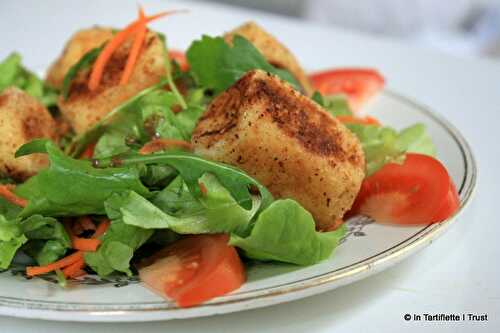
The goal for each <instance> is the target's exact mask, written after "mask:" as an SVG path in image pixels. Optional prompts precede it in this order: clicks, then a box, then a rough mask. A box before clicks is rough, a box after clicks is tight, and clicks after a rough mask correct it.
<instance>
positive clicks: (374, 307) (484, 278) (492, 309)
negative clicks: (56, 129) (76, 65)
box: [0, 0, 500, 333]
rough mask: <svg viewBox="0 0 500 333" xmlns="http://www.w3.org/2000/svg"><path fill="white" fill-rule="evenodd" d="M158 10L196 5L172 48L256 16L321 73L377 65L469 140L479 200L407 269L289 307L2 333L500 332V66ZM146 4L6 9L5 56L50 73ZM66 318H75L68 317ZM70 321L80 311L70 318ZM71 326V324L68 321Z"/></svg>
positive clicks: (232, 16)
mask: <svg viewBox="0 0 500 333" xmlns="http://www.w3.org/2000/svg"><path fill="white" fill-rule="evenodd" d="M141 3H143V4H144V7H145V9H146V12H147V13H154V12H156V11H159V10H163V9H172V8H189V9H191V13H190V14H188V15H183V16H181V15H178V16H175V17H170V18H168V19H166V20H164V21H162V22H157V23H154V24H153V25H152V28H154V29H157V30H160V31H162V32H165V33H166V34H167V36H168V38H169V44H170V45H171V46H172V47H177V48H180V49H183V48H186V47H187V46H188V44H189V41H190V40H192V39H194V38H196V37H199V36H200V35H201V34H202V33H206V34H218V33H221V32H223V31H226V30H229V29H231V28H232V27H234V26H236V25H238V24H240V23H242V22H243V21H245V20H249V19H253V20H256V21H258V22H259V23H261V24H262V25H264V26H265V27H266V29H268V30H270V31H271V32H273V33H274V34H275V35H277V36H278V37H279V39H281V40H282V41H283V42H284V43H285V44H287V45H288V46H289V47H290V49H292V50H293V52H294V53H295V54H296V55H297V57H298V58H299V59H300V60H301V62H302V63H303V64H305V65H306V67H307V68H308V69H310V70H315V69H321V68H326V67H331V66H347V65H361V66H371V67H376V68H378V69H379V70H380V71H381V72H382V73H383V74H384V75H385V76H386V78H387V80H388V86H389V88H390V89H392V90H394V91H397V92H400V93H402V94H404V95H407V96H409V97H412V98H414V99H416V100H418V101H420V102H422V103H423V104H426V105H428V106H430V107H431V108H432V109H434V110H436V111H437V112H438V113H440V114H442V115H444V116H445V117H446V118H447V119H449V120H450V121H451V122H452V123H453V124H454V125H456V126H457V127H458V129H459V130H460V131H462V133H463V134H464V135H465V137H466V138H467V139H468V141H469V143H470V144H471V146H472V148H473V151H474V153H475V156H476V159H477V161H478V164H479V171H480V173H479V186H478V188H477V191H476V198H475V200H474V203H473V204H472V205H471V206H469V208H468V210H467V212H466V213H465V214H464V216H463V218H462V219H461V221H460V223H458V224H456V225H454V226H452V228H451V230H450V231H448V233H447V234H445V235H444V236H443V237H442V238H440V239H439V240H437V241H436V242H435V243H433V244H432V245H431V246H430V247H428V248H426V249H425V250H423V251H422V252H420V253H418V254H417V255H415V256H413V257H412V258H409V259H408V260H406V261H404V262H403V263H401V264H399V265H398V266H396V267H394V268H391V269H389V270H387V271H385V272H382V273H380V274H378V275H376V276H373V277H370V278H368V279H366V280H363V281H360V282H357V283H355V284H352V285H349V286H346V287H343V288H340V289H338V290H335V291H332V292H329V293H325V294H322V295H319V296H314V297H311V298H307V299H304V300H300V301H296V302H292V303H289V304H283V305H277V306H273V307H269V308H263V309H259V310H252V311H247V312H241V313H236V314H229V315H222V316H216V317H210V318H201V319H189V320H177V321H169V322H157V323H136V324H82V323H57V322H48V321H38V320H25V319H17V318H7V317H0V331H1V332H72V333H73V332H75V333H76V332H95V333H98V332H121V333H126V332H198V331H199V332H211V331H214V332H239V331H241V332H303V331H308V332H331V331H334V330H337V331H343V332H345V331H350V332H357V331H360V332H366V331H372V330H375V331H384V332H392V331H394V332H401V331H403V330H404V331H415V332H421V331H424V330H428V331H435V332H475V331H485V332H486V331H489V332H499V331H500V318H499V317H500V267H499V264H500V259H499V258H500V245H499V242H500V240H499V235H500V220H499V219H498V213H497V209H498V208H499V207H500V191H499V189H498V186H500V183H499V180H500V178H499V176H498V173H499V172H500V167H499V164H500V149H499V145H500V137H499V136H500V134H499V127H500V116H499V115H500V63H498V62H497V63H495V62H493V61H487V60H460V59H458V58H454V57H450V56H447V55H443V54H440V53H436V52H435V51H430V50H423V49H419V48H416V47H412V46H408V45H403V44H399V43H398V42H395V41H392V40H387V39H386V40H376V39H374V38H373V37H366V36H363V35H358V34H354V33H351V32H348V31H343V30H336V29H333V28H327V27H321V26H316V25H310V24H308V25H306V24H303V23H300V22H297V21H291V20H286V19H282V18H276V17H272V16H269V15H264V14H261V13H257V12H250V11H241V10H236V9H231V8H229V7H221V6H216V5H213V4H206V5H202V4H195V3H191V2H180V1H163V2H158V1H156V2H150V1H141ZM135 14H136V2H135V1H127V2H125V1H118V0H115V1H106V2H97V1H71V2H69V1H43V2H42V1H35V0H33V1H5V0H2V1H1V2H0V31H1V32H2V33H1V34H2V37H1V44H0V58H3V57H4V56H6V55H7V54H8V53H9V52H11V51H13V50H17V51H19V52H20V53H21V54H22V55H23V56H24V59H25V62H26V64H27V65H28V66H29V67H31V68H43V67H45V66H46V65H47V64H49V63H50V62H51V61H52V60H53V59H54V58H55V57H56V56H57V55H58V53H59V52H60V50H61V48H62V45H63V43H64V41H65V40H66V39H67V38H68V37H69V35H70V34H71V33H72V32H73V31H75V30H77V29H79V28H82V27H87V26H90V25H93V24H101V25H112V26H117V27H120V26H123V25H124V24H126V23H127V22H129V21H130V20H132V19H133V18H134V17H135ZM469 312H470V313H487V314H488V322H484V323H480V322H476V323H471V322H468V323H463V322H458V323H429V322H413V321H410V322H405V321H404V320H403V318H402V317H403V315H404V314H405V313H411V314H413V313H417V314H423V313H432V314H434V313H459V314H462V313H469ZM62 315H64V314H62ZM67 316H70V314H67ZM65 319H68V318H67V317H66V318H65Z"/></svg>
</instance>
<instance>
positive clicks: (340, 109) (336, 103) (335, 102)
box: [311, 91, 352, 117]
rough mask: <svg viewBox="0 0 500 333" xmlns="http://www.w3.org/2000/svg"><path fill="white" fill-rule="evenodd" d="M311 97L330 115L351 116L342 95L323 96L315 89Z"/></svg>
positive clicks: (347, 104)
mask: <svg viewBox="0 0 500 333" xmlns="http://www.w3.org/2000/svg"><path fill="white" fill-rule="evenodd" d="M311 99H312V100H313V101H315V102H316V103H318V104H319V105H321V106H322V107H323V108H324V109H325V110H326V111H327V112H328V113H330V114H331V115H332V116H334V117H337V116H352V112H351V109H350V108H349V103H348V102H347V98H346V97H345V96H344V95H329V96H323V95H321V94H320V93H319V92H318V91H315V92H314V94H313V95H312V97H311Z"/></svg>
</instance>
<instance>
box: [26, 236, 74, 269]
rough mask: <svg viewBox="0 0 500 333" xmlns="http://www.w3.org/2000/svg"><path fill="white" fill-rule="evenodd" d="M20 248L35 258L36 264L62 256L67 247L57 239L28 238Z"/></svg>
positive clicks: (50, 261) (46, 262) (45, 262)
mask: <svg viewBox="0 0 500 333" xmlns="http://www.w3.org/2000/svg"><path fill="white" fill-rule="evenodd" d="M22 250H23V251H24V252H25V253H26V254H27V255H29V256H30V257H32V258H33V259H35V260H36V262H37V263H38V265H47V264H50V263H52V262H54V261H57V260H59V259H60V258H62V257H64V255H65V254H66V251H67V250H68V247H66V246H65V245H64V244H62V243H61V242H60V241H59V240H30V241H28V243H26V244H25V245H24V246H23V247H22Z"/></svg>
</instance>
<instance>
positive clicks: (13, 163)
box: [0, 87, 57, 180]
mask: <svg viewBox="0 0 500 333" xmlns="http://www.w3.org/2000/svg"><path fill="white" fill-rule="evenodd" d="M0 129H1V133H2V136H1V137H0V171H1V172H3V173H4V174H7V175H8V176H10V177H12V178H14V179H17V180H24V179H26V178H28V177H30V176H32V175H34V174H35V173H36V172H38V171H39V170H40V169H42V168H44V167H46V166H47V164H48V160H47V156H46V155H45V154H33V155H29V156H23V157H20V158H15V157H14V153H15V152H16V150H17V149H18V148H19V147H20V146H21V145H23V144H25V143H27V142H29V141H31V140H33V139H37V138H49V139H52V140H57V133H56V124H55V121H54V119H52V117H51V115H50V113H49V112H48V111H47V109H45V107H44V106H43V105H42V104H40V102H38V101H37V100H36V99H35V98H34V97H31V96H30V95H28V94H26V93H25V92H23V91H22V90H20V89H18V88H14V87H12V88H8V89H6V90H5V91H4V92H3V93H2V94H1V95H0Z"/></svg>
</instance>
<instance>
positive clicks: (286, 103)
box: [192, 70, 365, 229]
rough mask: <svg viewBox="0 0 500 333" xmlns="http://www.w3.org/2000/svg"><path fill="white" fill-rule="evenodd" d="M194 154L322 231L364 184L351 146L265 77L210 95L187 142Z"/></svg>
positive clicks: (341, 132)
mask: <svg viewBox="0 0 500 333" xmlns="http://www.w3.org/2000/svg"><path fill="white" fill-rule="evenodd" d="M192 144H193V146H194V150H195V153H197V154H200V155H202V156H204V157H205V158H208V159H211V160H215V161H220V162H225V163H228V164H231V165H234V166H237V167H239V168H241V169H242V170H244V171H246V172H247V173H248V174H250V175H251V176H253V177H255V178H256V179H257V180H259V181H260V182H261V183H262V184H263V185H264V186H266V187H267V188H268V189H269V190H270V191H271V193H272V194H273V195H274V196H275V197H277V198H292V199H295V200H297V201H298V202H299V203H300V204H302V206H304V208H306V209H307V210H308V211H310V212H311V213H312V214H313V216H314V218H315V221H316V225H317V227H318V228H319V229H326V228H328V227H329V226H331V225H332V224H334V223H335V221H336V220H337V219H338V218H341V217H342V216H343V215H344V213H345V212H346V211H347V210H348V209H349V208H350V207H351V205H352V203H353V201H354V198H355V197H356V195H357V193H358V191H359V188H360V186H361V182H362V181H363V178H364V170H365V160H364V155H363V150H362V148H361V144H360V143H359V141H358V139H357V138H356V137H355V135H354V134H352V133H351V132H350V131H349V130H348V129H347V128H346V127H345V126H344V125H343V124H342V123H340V122H339V121H338V120H337V119H335V118H334V117H333V116H331V115H330V114H329V113H327V112H326V111H324V110H323V109H322V108H321V107H320V106H319V105H318V104H316V103H315V102H313V101H312V100H311V99H309V98H308V97H306V96H304V95H302V94H300V93H299V92H297V91H296V90H294V89H293V88H292V87H291V86H290V85H289V84H287V83H285V82H284V81H282V80H280V79H279V78H278V77H276V76H274V75H271V74H269V73H266V72H263V71H260V70H256V71H251V72H248V73H247V74H246V75H245V76H243V77H242V78H241V79H240V80H239V81H238V82H236V83H235V84H234V85H233V86H232V87H230V88H229V89H228V90H227V91H225V92H223V93H221V94H220V95H219V96H217V97H216V98H215V99H214V100H213V101H212V103H211V104H210V105H209V107H208V109H207V111H206V112H205V114H204V115H203V116H202V118H201V119H200V121H199V122H198V124H197V126H196V128H195V130H194V132H193V136H192Z"/></svg>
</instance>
